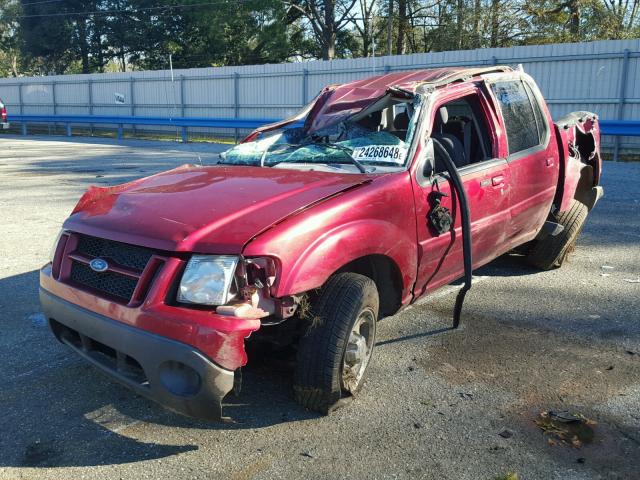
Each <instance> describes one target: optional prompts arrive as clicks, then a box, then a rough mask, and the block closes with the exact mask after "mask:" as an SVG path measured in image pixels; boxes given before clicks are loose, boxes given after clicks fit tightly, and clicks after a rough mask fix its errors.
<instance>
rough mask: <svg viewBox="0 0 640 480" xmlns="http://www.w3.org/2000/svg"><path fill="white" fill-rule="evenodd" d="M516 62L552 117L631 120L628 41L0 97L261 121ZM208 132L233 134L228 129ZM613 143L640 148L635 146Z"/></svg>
mask: <svg viewBox="0 0 640 480" xmlns="http://www.w3.org/2000/svg"><path fill="white" fill-rule="evenodd" d="M625 50H628V53H627V54H626V56H625ZM518 63H522V64H523V66H524V68H525V71H527V72H528V73H529V74H530V75H531V76H532V77H534V78H535V79H536V81H537V82H538V84H539V85H540V88H541V90H542V92H543V94H544V95H545V97H546V98H547V100H548V102H549V108H550V111H551V113H552V115H553V116H554V117H559V116H562V115H564V114H566V113H568V112H570V111H574V110H590V111H594V112H596V113H598V114H599V115H600V117H601V118H603V119H607V120H614V119H627V120H630V119H635V120H639V119H640V81H638V76H639V75H640V40H638V39H636V40H616V41H600V42H590V43H572V44H551V45H533V46H519V47H513V48H491V49H480V50H467V51H457V52H435V53H419V54H411V55H402V56H389V57H377V58H359V59H345V60H333V61H329V62H323V61H313V62H301V63H287V64H278V65H249V66H241V67H220V68H194V69H188V70H175V71H174V72H173V75H172V72H170V71H145V72H128V73H107V74H92V75H66V76H65V75H59V76H51V77H32V78H7V79H0V98H2V99H3V100H4V102H5V103H6V104H7V106H8V109H9V111H10V113H11V112H12V111H13V112H17V113H24V114H36V113H41V114H76V115H91V114H93V115H136V116H167V117H180V116H185V117H220V118H234V117H239V118H269V119H271V118H283V117H287V116H290V115H292V114H294V113H295V112H297V111H298V110H299V108H300V107H301V106H302V105H303V104H304V103H305V102H308V101H309V100H311V99H312V98H313V97H314V96H315V95H316V94H317V93H318V92H319V91H320V90H321V89H322V88H323V87H324V86H326V85H328V84H331V83H342V82H348V81H352V80H356V79H360V78H364V77H368V76H372V75H380V74H383V73H385V72H386V71H399V70H412V69H417V68H428V67H440V66H458V65H460V66H470V65H493V64H507V65H509V64H511V65H513V64H518ZM625 63H626V67H624V65H625ZM625 70H626V83H624V90H625V91H624V98H623V99H622V102H621V93H622V92H621V85H622V82H621V76H622V75H623V73H625ZM143 128H144V127H140V129H143ZM194 131H195V130H194ZM205 131H206V129H205ZM209 131H213V132H214V133H218V134H233V132H232V131H230V130H229V129H219V130H209ZM621 141H622V144H623V146H626V147H634V148H639V149H640V139H636V138H624V139H622V140H621ZM604 142H605V143H612V142H613V139H611V138H605V139H604Z"/></svg>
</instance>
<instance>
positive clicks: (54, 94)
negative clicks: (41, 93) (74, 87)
mask: <svg viewBox="0 0 640 480" xmlns="http://www.w3.org/2000/svg"><path fill="white" fill-rule="evenodd" d="M51 101H52V102H53V114H54V115H57V114H58V112H57V106H56V82H51Z"/></svg>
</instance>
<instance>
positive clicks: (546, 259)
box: [527, 200, 589, 270]
mask: <svg viewBox="0 0 640 480" xmlns="http://www.w3.org/2000/svg"><path fill="white" fill-rule="evenodd" d="M588 213H589V209H588V208H587V206H586V205H585V204H584V203H581V202H579V201H578V200H573V201H572V202H571V206H570V207H569V209H568V210H567V211H566V212H562V213H560V214H559V215H558V223H559V224H560V225H562V226H563V227H564V230H562V232H560V233H559V234H558V235H556V236H551V235H549V236H547V237H545V238H543V239H540V240H536V241H535V243H534V244H533V247H532V248H531V250H529V254H528V255H527V261H528V262H529V264H531V265H533V266H534V267H537V268H539V269H540V270H550V269H552V268H556V267H560V266H561V265H562V264H563V263H564V261H565V260H566V258H567V255H568V254H569V253H570V252H571V250H572V249H573V247H574V245H575V243H576V240H577V239H578V237H579V236H580V232H581V231H582V227H583V226H584V222H585V221H586V220H587V214H588Z"/></svg>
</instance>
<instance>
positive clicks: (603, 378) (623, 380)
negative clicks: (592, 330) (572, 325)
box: [417, 305, 640, 411]
mask: <svg viewBox="0 0 640 480" xmlns="http://www.w3.org/2000/svg"><path fill="white" fill-rule="evenodd" d="M434 307H436V306H435V305H434ZM445 308H446V306H445V307H444V308H443V309H442V313H443V315H446V314H448V313H450V312H448V311H447V310H445ZM417 361H418V363H419V364H420V365H421V366H423V367H424V368H425V369H427V370H428V371H433V372H434V373H437V374H438V375H440V376H442V377H443V378H444V379H445V380H447V381H448V382H449V383H452V384H456V385H463V384H467V383H470V382H471V383H476V382H477V383H482V384H489V385H495V386H498V387H500V388H503V389H506V390H508V391H509V392H510V393H511V394H514V395H515V396H516V401H515V402H514V404H513V405H512V409H513V411H521V410H522V409H523V408H527V409H528V408H531V407H533V406H541V407H543V406H548V405H554V404H565V403H566V404H568V405H585V404H588V405H595V404H600V403H604V402H606V401H608V400H609V399H611V398H612V397H616V396H618V395H621V394H624V392H625V391H626V389H628V387H629V385H633V384H634V383H637V382H638V381H640V357H639V356H636V355H629V354H628V353H626V351H625V350H624V349H620V350H617V349H613V348H606V347H604V346H598V345H594V344H590V345H587V344H582V343H580V342H578V341H576V340H575V339H572V338H569V337H567V336H564V335H562V334H558V333H557V332H545V331H540V330H531V329H523V328H517V327H512V326H505V325H503V324H500V323H499V322H497V321H496V320H493V319H488V318H485V317H481V316H478V315H476V314H473V317H471V316H470V317H469V318H468V319H467V321H466V323H465V326H464V329H463V330H460V331H457V332H452V333H451V334H449V335H442V336H440V337H438V339H437V341H436V342H434V345H433V347H431V348H430V355H429V356H425V357H424V358H418V359H417Z"/></svg>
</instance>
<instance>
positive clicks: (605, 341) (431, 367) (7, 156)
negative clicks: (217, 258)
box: [0, 135, 640, 480]
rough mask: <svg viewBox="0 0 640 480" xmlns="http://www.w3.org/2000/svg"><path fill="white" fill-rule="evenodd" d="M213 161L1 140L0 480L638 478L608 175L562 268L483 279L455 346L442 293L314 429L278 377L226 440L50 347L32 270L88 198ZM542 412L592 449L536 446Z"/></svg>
mask: <svg viewBox="0 0 640 480" xmlns="http://www.w3.org/2000/svg"><path fill="white" fill-rule="evenodd" d="M224 149H225V146H220V145H203V144H196V145H180V144H172V143H160V142H140V141H125V142H120V143H116V142H114V141H110V140H89V139H86V140H73V141H69V140H68V139H60V140H57V139H52V138H51V137H29V138H27V139H25V138H22V137H10V136H6V135H5V136H2V137H0V226H1V228H0V231H1V232H2V240H1V242H0V412H1V414H0V432H1V434H0V478H3V479H4V478H29V479H31V478H34V479H38V478H52V479H66V478H87V479H94V478H95V479H112V478H113V479H120V478H136V479H143V478H171V479H187V478H232V479H249V478H257V479H271V478H425V479H432V478H433V479H473V480H476V479H494V478H500V477H501V476H505V475H507V474H509V473H516V474H517V475H518V476H519V478H520V479H563V480H565V479H618V478H619V479H635V478H639V473H638V472H640V283H638V280H639V279H640V164H613V163H606V164H605V166H604V177H603V184H604V187H605V197H604V198H603V199H602V200H601V203H599V204H598V205H597V207H596V208H595V210H594V211H593V212H592V213H591V215H590V217H589V219H588V221H587V225H586V227H585V229H584V232H583V234H582V236H581V238H580V240H579V243H578V246H577V248H576V251H575V252H574V254H573V256H572V257H571V259H570V261H569V263H568V264H566V265H565V266H563V268H561V269H559V270H554V271H551V272H544V273H540V272H537V271H535V270H533V269H531V268H529V267H527V266H526V265H525V264H524V262H523V261H522V259H521V258H519V257H518V256H516V255H507V256H504V257H501V258H500V259H498V260H496V261H494V262H493V263H491V264H490V265H488V266H486V267H483V268H481V269H479V270H478V271H476V272H475V274H476V275H477V276H478V280H479V281H478V282H477V283H476V284H475V285H474V286H473V288H472V290H471V291H470V292H469V294H468V295H467V301H466V303H465V307H464V313H463V320H462V327H461V328H460V329H459V330H456V331H451V330H449V329H448V327H449V325H450V322H451V313H452V309H453V302H454V298H455V295H454V294H453V289H452V288H449V287H447V288H445V289H443V290H441V291H439V292H436V294H435V295H434V296H433V297H432V298H431V299H430V300H428V301H427V302H425V303H423V304H421V305H418V306H413V307H411V308H409V309H406V310H404V311H403V312H401V313H399V314H397V315H395V316H394V317H392V318H388V319H385V320H383V321H382V322H381V323H380V325H379V331H378V345H377V349H376V352H375V354H374V358H373V360H372V364H371V366H370V372H369V375H368V380H367V383H366V385H365V387H364V389H363V391H362V393H361V395H360V396H359V397H358V398H357V399H356V401H354V402H351V403H350V404H349V405H347V406H346V407H344V408H342V409H339V410H338V411H336V412H335V413H334V414H332V415H330V416H328V417H319V416H317V415H315V414H312V413H309V412H307V411H305V410H304V409H302V408H300V407H299V406H297V405H296V404H295V403H294V401H293V399H292V395H291V379H290V377H291V366H290V364H288V363H287V362H284V361H279V360H278V359H273V358H264V359H263V358H256V359H254V361H253V362H252V363H251V364H250V366H249V367H248V368H247V369H246V372H245V374H244V388H243V391H242V393H241V394H240V396H239V397H233V396H231V397H230V398H229V399H228V404H227V405H226V407H225V412H226V413H227V414H228V415H231V416H232V417H233V418H234V420H235V421H234V422H228V423H222V424H207V423H203V422H199V421H196V420H192V419H188V418H185V417H181V416H179V415H176V414H173V413H170V412H168V411H166V410H164V409H162V408H161V407H159V406H157V405H155V404H153V403H151V402H149V401H147V400H145V399H143V398H140V397H136V396H135V395H133V394H132V393H131V392H130V391H129V390H127V389H125V388H124V387H121V386H120V385H118V384H115V383H113V382H111V381H110V380H108V379H107V378H106V377H104V376H102V374H100V373H99V372H98V371H96V370H95V369H94V368H92V367H90V366H88V365H85V363H84V362H83V361H82V360H80V359H78V358H76V356H75V355H74V354H72V353H71V352H70V351H69V350H68V349H67V348H66V347H64V346H63V345H61V344H59V343H57V342H56V341H55V340H54V338H53V336H52V335H51V334H50V332H49V331H48V329H47V326H46V322H45V319H44V318H43V316H42V315H41V313H40V309H39V304H38V268H39V267H40V266H42V265H43V264H44V263H45V262H46V261H47V259H48V256H49V252H50V248H51V243H52V242H53V240H54V238H55V236H56V234H57V232H58V230H59V228H60V225H61V223H62V221H63V220H64V219H65V218H66V217H67V215H68V214H69V213H70V211H71V210H72V208H73V206H74V204H75V202H76V201H77V199H78V198H79V197H80V195H81V194H82V192H83V191H84V189H85V188H86V187H87V186H88V185H90V184H99V185H112V184H116V183H120V182H123V181H127V180H130V179H133V178H137V177H140V176H144V175H148V174H151V173H155V172H157V171H161V170H165V169H168V168H171V167H173V166H177V165H180V164H183V163H199V162H202V163H203V164H208V163H213V162H215V161H216V159H217V152H219V151H221V150H224ZM550 410H553V411H567V412H569V413H572V414H579V415H582V416H584V418H586V419H588V421H584V422H583V423H581V424H584V425H586V426H587V427H588V429H587V430H588V432H587V433H586V434H584V435H582V434H577V435H576V439H577V440H576V441H573V438H570V439H569V441H568V442H563V441H561V440H558V438H557V436H554V432H553V431H549V429H547V431H546V433H545V432H543V430H542V429H541V428H540V427H539V426H538V425H537V424H536V423H535V422H536V420H540V418H541V417H540V413H541V412H547V411H550ZM583 433H584V432H583Z"/></svg>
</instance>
